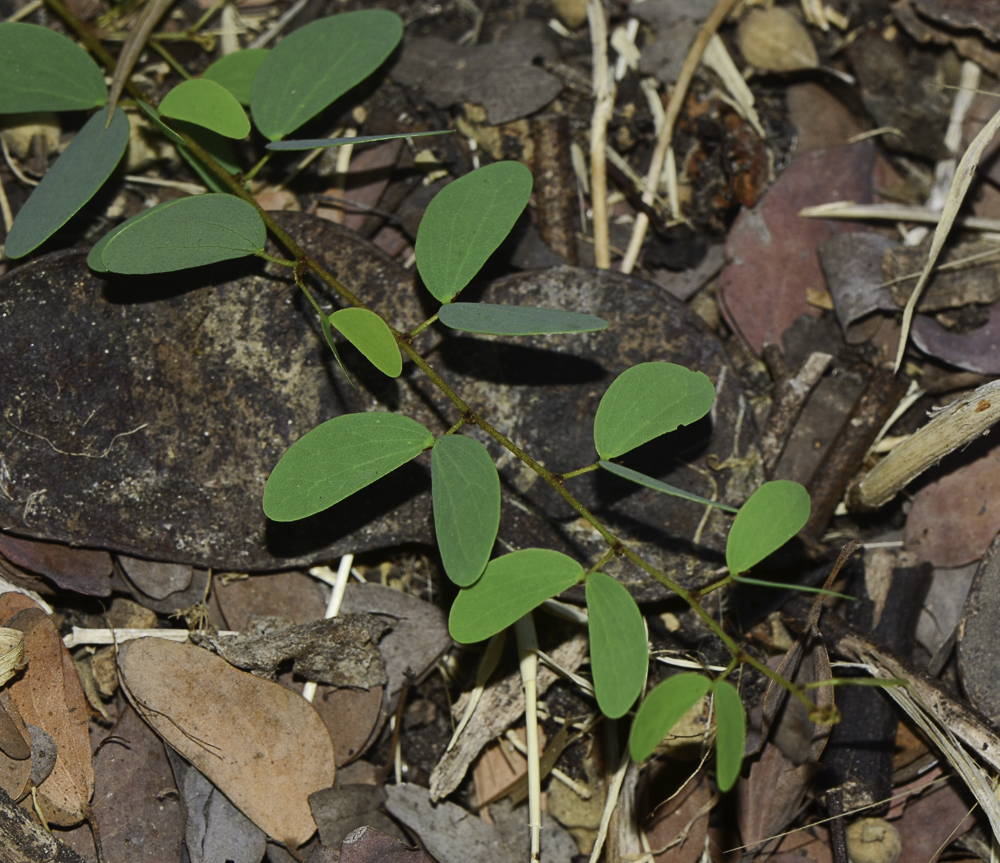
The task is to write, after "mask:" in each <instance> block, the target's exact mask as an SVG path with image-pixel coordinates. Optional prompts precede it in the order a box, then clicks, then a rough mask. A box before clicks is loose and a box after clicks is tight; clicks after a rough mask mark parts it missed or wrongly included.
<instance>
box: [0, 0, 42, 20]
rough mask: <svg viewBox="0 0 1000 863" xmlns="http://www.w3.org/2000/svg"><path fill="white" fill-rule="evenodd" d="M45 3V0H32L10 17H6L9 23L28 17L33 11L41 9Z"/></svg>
mask: <svg viewBox="0 0 1000 863" xmlns="http://www.w3.org/2000/svg"><path fill="white" fill-rule="evenodd" d="M44 5H45V0H31V2H30V3H25V4H24V5H23V6H22V7H21V8H20V9H18V10H17V11H16V12H15V13H14V14H13V15H11V16H10V17H9V18H4V21H5V22H6V23H7V24H12V23H14V22H15V21H20V20H21V19H22V18H27V17H28V16H29V15H30V14H31V13H32V12H35V11H37V10H38V9H41V8H42V6H44Z"/></svg>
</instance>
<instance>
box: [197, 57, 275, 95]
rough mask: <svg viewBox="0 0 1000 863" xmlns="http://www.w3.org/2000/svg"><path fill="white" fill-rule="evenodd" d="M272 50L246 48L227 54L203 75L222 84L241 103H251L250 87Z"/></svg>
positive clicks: (202, 75)
mask: <svg viewBox="0 0 1000 863" xmlns="http://www.w3.org/2000/svg"><path fill="white" fill-rule="evenodd" d="M270 53H271V52H270V51H269V50H268V49H267V48H246V49H244V50H243V51H237V52H235V53H234V54H227V55H226V56H225V57H223V58H221V59H220V60H216V61H215V62H214V63H213V64H212V65H211V66H209V67H208V68H207V69H206V70H205V71H204V72H202V74H201V77H202V78H207V79H208V80H209V81H215V83H216V84H221V85H222V86H223V87H225V88H226V89H227V90H228V91H229V92H230V93H232V94H233V96H234V97H235V98H236V101H237V102H239V103H240V104H241V105H249V104H250V88H251V86H252V85H253V79H254V76H255V75H256V74H257V70H258V69H260V64H261V63H263V62H264V58H265V57H267V55H268V54H270Z"/></svg>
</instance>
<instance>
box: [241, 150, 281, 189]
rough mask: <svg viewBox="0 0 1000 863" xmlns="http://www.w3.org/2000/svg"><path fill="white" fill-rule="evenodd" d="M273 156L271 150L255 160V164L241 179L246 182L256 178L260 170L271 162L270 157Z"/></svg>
mask: <svg viewBox="0 0 1000 863" xmlns="http://www.w3.org/2000/svg"><path fill="white" fill-rule="evenodd" d="M273 155H274V151H273V150H268V151H267V152H266V153H265V154H264V155H263V156H261V157H260V158H259V159H258V160H257V164H256V165H254V166H253V167H252V168H251V169H250V170H249V171H248V172H247V173H246V174H244V175H243V179H244V180H245V181H247V182H249V181H250V180H252V179H253V178H254V177H256V176H257V174H258V172H259V171H260V169H261V168H263V167H264V166H265V165H266V164H267V163H268V162H270V161H271V157H272V156H273Z"/></svg>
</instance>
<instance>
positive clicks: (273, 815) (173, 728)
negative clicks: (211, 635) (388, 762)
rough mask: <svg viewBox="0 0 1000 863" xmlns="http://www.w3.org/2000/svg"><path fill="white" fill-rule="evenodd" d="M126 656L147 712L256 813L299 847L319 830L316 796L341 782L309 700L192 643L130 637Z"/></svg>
mask: <svg viewBox="0 0 1000 863" xmlns="http://www.w3.org/2000/svg"><path fill="white" fill-rule="evenodd" d="M119 663H120V667H121V672H122V677H123V679H124V682H125V684H126V689H127V692H128V695H129V699H130V700H131V701H132V703H133V705H134V706H135V707H136V709H137V710H138V712H139V714H140V715H141V716H142V717H143V719H145V720H146V721H147V722H148V723H149V724H150V725H151V726H152V727H153V728H154V730H155V731H156V732H157V734H159V735H160V736H161V737H162V738H163V739H164V740H165V741H166V742H167V743H169V744H170V745H171V746H172V747H173V748H174V749H176V750H177V751H178V752H179V753H181V755H183V756H184V757H185V758H187V759H188V761H190V762H191V763H192V764H193V765H194V766H195V767H196V768H197V769H198V770H200V771H201V772H202V773H204V774H205V776H206V777H207V778H208V779H209V780H210V781H211V782H212V783H213V784H214V785H215V786H216V787H217V788H218V789H219V790H220V791H222V793H223V794H225V795H226V796H227V797H228V798H229V799H230V800H231V801H232V802H233V803H234V804H235V805H236V806H237V807H238V808H239V809H240V810H242V812H243V813H244V814H245V815H246V816H247V817H248V818H250V819H251V820H252V821H253V822H254V823H255V824H257V826H259V827H260V828H261V829H262V830H264V832H266V833H267V834H268V835H269V836H272V837H273V838H275V839H277V840H278V841H280V842H283V843H285V844H287V845H289V846H291V847H295V846H298V845H301V844H302V843H303V842H305V841H306V840H307V839H308V838H309V837H310V836H311V835H312V833H313V832H314V831H315V829H316V824H315V822H314V821H313V819H312V815H311V814H310V812H309V801H308V797H309V795H310V794H311V793H312V792H313V791H318V790H319V789H320V788H326V787H328V786H330V785H331V784H332V783H333V778H334V771H335V768H334V758H333V742H332V741H331V739H330V735H329V733H328V732H327V730H326V727H325V726H324V725H323V722H322V720H321V719H320V718H319V716H318V715H317V713H316V711H315V710H313V708H312V706H311V705H310V704H309V703H308V702H307V701H305V700H304V699H303V698H302V697H301V696H300V695H298V694H297V693H295V692H293V691H292V690H290V689H286V688H285V687H283V686H280V685H279V684H277V683H272V682H270V681H268V680H264V679H262V678H259V677H255V676H253V675H252V674H247V673H246V672H242V671H238V670H236V669H235V668H233V667H232V666H231V665H229V664H228V663H227V662H226V661H225V660H224V659H222V658H220V657H218V656H216V655H214V654H212V653H210V652H209V651H207V650H203V649H201V648H198V647H194V646H193V645H189V644H176V643H173V642H169V641H165V640H163V639H156V638H143V639H138V640H136V641H130V642H127V643H125V644H124V645H122V647H121V649H120V652H119ZM206 681H210V686H211V688H210V689H206Z"/></svg>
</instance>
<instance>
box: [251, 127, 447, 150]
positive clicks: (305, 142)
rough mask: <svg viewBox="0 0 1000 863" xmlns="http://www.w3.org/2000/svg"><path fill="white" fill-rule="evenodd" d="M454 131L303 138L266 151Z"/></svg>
mask: <svg viewBox="0 0 1000 863" xmlns="http://www.w3.org/2000/svg"><path fill="white" fill-rule="evenodd" d="M454 134H455V130H454V129H441V130H440V131H437V132H402V133H400V134H399V135H353V136H351V137H350V138H303V139H302V140H300V141H272V142H271V143H270V144H268V145H267V149H268V150H316V149H318V148H320V147H342V146H344V144H374V143H377V142H378V141H395V140H396V139H397V138H426V137H427V136H428V135H454Z"/></svg>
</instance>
